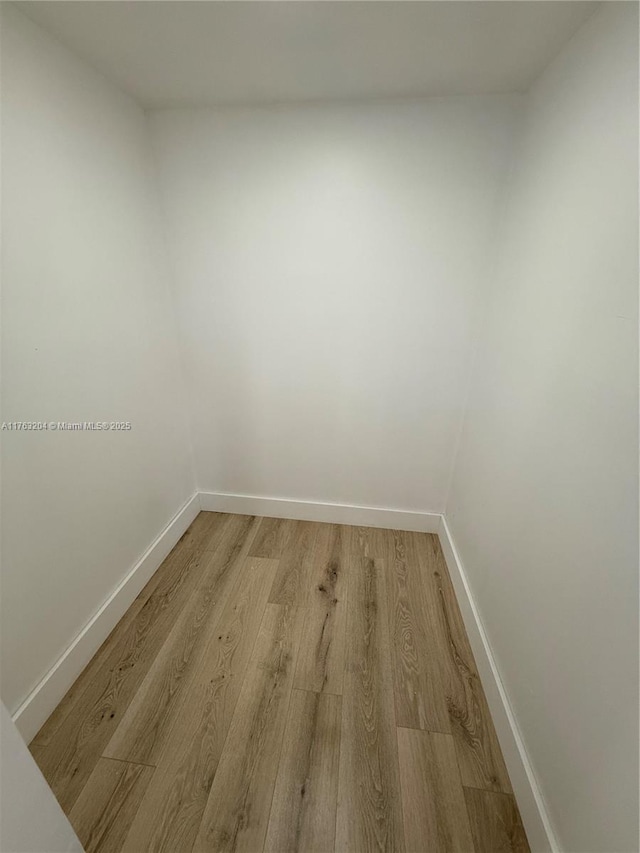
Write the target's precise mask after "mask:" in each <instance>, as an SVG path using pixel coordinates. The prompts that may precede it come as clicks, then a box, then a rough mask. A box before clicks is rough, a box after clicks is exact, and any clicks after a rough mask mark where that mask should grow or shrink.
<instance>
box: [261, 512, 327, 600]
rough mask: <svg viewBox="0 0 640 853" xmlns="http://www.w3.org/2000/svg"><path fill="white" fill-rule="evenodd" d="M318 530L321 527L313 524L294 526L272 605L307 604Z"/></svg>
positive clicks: (294, 524) (283, 557) (279, 571)
mask: <svg viewBox="0 0 640 853" xmlns="http://www.w3.org/2000/svg"><path fill="white" fill-rule="evenodd" d="M319 527H320V525H319V524H315V523H314V522H312V521H295V522H294V523H293V529H292V530H291V534H290V538H289V545H288V547H287V550H286V552H285V554H284V555H283V556H282V559H281V560H280V567H279V569H278V574H277V575H276V579H275V580H274V582H273V589H272V590H271V595H270V596H269V604H286V605H289V606H291V607H293V606H296V607H304V606H305V605H306V603H307V595H308V591H309V589H308V587H309V572H310V569H311V564H312V561H313V554H314V549H315V542H316V536H317V535H318V529H319Z"/></svg>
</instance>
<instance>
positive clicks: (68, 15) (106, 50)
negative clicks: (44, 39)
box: [16, 0, 598, 108]
mask: <svg viewBox="0 0 640 853" xmlns="http://www.w3.org/2000/svg"><path fill="white" fill-rule="evenodd" d="M16 5H17V6H19V7H20V8H21V9H22V10H23V11H24V12H25V13H26V14H27V15H28V16H29V17H31V18H32V19H33V20H35V21H37V22H38V23H40V24H42V25H43V26H44V27H45V28H46V29H48V30H49V31H50V32H52V33H54V34H55V35H56V36H58V38H59V39H60V40H61V41H63V42H64V43H65V44H67V45H68V46H69V47H70V48H72V49H73V50H74V51H75V52H76V53H77V54H79V55H81V56H83V57H84V58H85V59H86V60H88V62H90V63H91V64H92V65H93V66H94V67H96V68H98V69H99V70H101V71H102V72H104V74H105V75H107V76H108V77H109V78H111V79H112V80H113V81H115V82H116V83H117V84H119V85H120V87H121V88H122V89H124V90H126V91H127V92H129V93H130V94H132V95H133V96H134V97H135V98H137V99H138V100H139V101H140V103H141V104H142V105H143V106H145V107H149V108H153V107H168V106H180V105H187V104H188V105H205V104H230V103H247V104H256V103H265V102H278V101H282V102H284V101H312V100H328V99H346V98H380V97H416V96H437V95H461V94H479V93H493V92H495V93H498V92H522V91H525V90H526V89H527V88H528V87H529V85H530V84H531V83H532V81H533V80H534V79H535V78H536V76H537V75H538V74H539V73H540V72H541V71H542V69H543V68H544V67H545V66H546V65H547V64H548V62H549V61H550V60H551V59H552V58H553V57H554V56H555V54H556V53H557V52H558V51H559V50H560V48H561V46H562V45H563V44H564V43H565V42H566V41H567V39H569V38H570V37H571V36H572V35H573V33H574V32H575V31H576V30H577V28H578V27H579V26H580V24H582V22H583V21H585V20H586V18H587V17H588V16H589V15H590V14H591V12H592V11H593V10H594V8H595V6H596V5H598V4H597V3H590V2H578V0H569V2H555V1H554V0H548V2H527V0H504V2H486V1H485V2H473V1H472V2H463V1H462V0H461V2H398V1H397V0H396V1H395V2H340V1H339V0H338V2H332V0H311V2H260V0H258V1H257V2H250V0H247V2H172V0H166V2H157V1H156V0H142V2H140V0H138V2H130V0H123V2H87V0H84V2H83V0H74V2H57V0H53V1H52V0H47V2H19V3H16Z"/></svg>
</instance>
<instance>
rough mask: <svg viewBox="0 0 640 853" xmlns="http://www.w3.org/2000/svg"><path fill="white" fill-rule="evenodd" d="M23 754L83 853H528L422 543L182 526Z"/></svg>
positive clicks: (443, 591) (466, 655) (363, 530)
mask: <svg viewBox="0 0 640 853" xmlns="http://www.w3.org/2000/svg"><path fill="white" fill-rule="evenodd" d="M253 554H255V555H256V556H250V555H253ZM260 555H264V556H260ZM396 726H400V728H396ZM447 732H449V733H447ZM31 749H32V752H33V754H34V756H35V757H36V760H37V761H38V763H39V764H40V766H41V768H42V769H43V772H44V774H45V777H46V778H47V780H48V781H49V783H50V784H51V786H52V787H53V789H54V792H55V794H56V796H57V797H58V799H59V800H60V802H61V804H62V806H63V809H64V810H65V811H66V813H67V814H68V815H70V816H71V817H72V822H74V825H77V827H79V832H80V834H81V837H82V839H83V841H84V843H85V848H86V849H87V850H89V851H90V853H94V851H95V853H105V851H107V853H111V851H116V850H118V851H124V853H142V851H145V853H150V851H164V853H191V851H192V850H194V851H196V853H204V851H208V852H209V851H211V853H213V851H215V853H219V851H229V850H234V851H235V850H238V851H250V853H254V851H255V853H258V851H259V850H262V848H263V846H265V847H266V849H267V850H268V851H270V853H280V851H283V853H284V851H287V850H292V851H293V850H300V851H301V850H305V851H307V850H308V851H324V850H326V851H327V853H329V851H334V850H336V851H340V853H358V851H366V853H370V851H371V853H373V851H385V853H387V851H388V853H392V851H404V850H405V849H406V850H407V851H408V853H423V851H424V853H431V851H434V853H437V851H439V850H443V851H447V853H449V851H454V850H464V849H469V850H471V847H472V846H473V845H475V851H476V853H489V851H491V853H494V851H498V853H499V852H500V851H517V853H528V846H527V844H526V837H525V836H524V831H523V830H522V823H521V820H520V817H519V814H518V810H517V806H516V804H515V800H514V799H513V797H512V795H511V794H512V791H511V786H510V783H509V779H508V775H507V771H506V767H505V765H504V761H503V759H502V755H501V752H500V748H499V745H498V741H497V737H496V734H495V730H494V727H493V723H492V721H491V717H490V714H489V708H488V705H487V702H486V697H485V695H484V692H483V690H482V686H481V684H480V680H479V678H478V674H477V671H476V666H475V661H474V659H473V655H472V652H471V647H470V645H469V641H468V638H467V636H466V632H465V628H464V624H463V621H462V617H461V614H460V610H459V608H458V604H457V601H456V598H455V594H454V589H453V586H452V584H451V580H450V578H449V575H448V570H447V567H446V564H445V562H444V557H443V555H442V552H441V550H440V546H439V542H438V540H437V537H435V536H431V535H429V534H421V533H404V532H397V531H388V530H382V529H379V528H368V527H357V528H353V527H348V526H344V525H343V526H341V525H330V524H321V523H315V522H302V521H291V520H280V519H253V520H252V519H251V518H250V517H247V516H239V515H231V514H224V513H201V514H200V515H199V516H198V517H197V518H196V519H195V521H194V523H193V525H192V526H191V528H190V529H189V531H187V533H186V534H185V535H184V536H183V537H182V538H181V540H180V542H179V543H178V544H177V545H176V547H175V548H174V549H173V551H172V552H171V554H170V555H169V556H168V557H167V559H166V560H165V561H164V562H163V564H162V566H161V567H160V568H159V570H158V571H157V572H156V574H155V575H154V577H153V578H152V579H151V580H150V581H149V583H148V584H147V586H146V587H145V589H144V590H143V591H142V593H141V594H140V595H139V596H138V598H137V599H136V601H135V602H134V603H133V605H132V606H131V608H130V609H129V610H128V611H127V613H126V614H125V616H124V617H123V619H122V620H121V621H120V623H119V624H118V625H117V626H116V628H115V629H114V631H113V632H112V634H111V635H110V637H109V638H108V639H107V641H106V642H105V643H104V644H103V646H102V647H101V648H100V649H99V651H98V653H97V654H96V656H95V657H94V658H93V659H92V661H91V662H90V663H89V665H88V666H87V668H86V669H85V671H84V672H83V673H82V675H81V676H80V678H79V679H78V680H77V682H76V683H75V684H74V685H73V687H72V688H71V689H70V690H69V692H68V693H67V696H66V697H65V699H64V700H63V702H62V703H61V705H60V706H59V707H58V709H56V711H55V712H54V713H53V714H52V715H51V717H50V718H49V720H48V721H47V723H46V724H45V726H43V728H42V729H41V731H40V732H39V733H38V735H37V736H36V738H35V739H34V741H33V742H32V745H31ZM106 756H108V757H106ZM122 758H125V759H126V758H128V759H129V761H128V762H127V761H122V760H120V759H122ZM132 758H134V759H136V760H135V762H134V763H132V762H131V760H130V759H132ZM117 759H118V760H117ZM399 763H400V764H401V770H402V773H400V768H399ZM154 764H155V765H157V766H156V767H155V768H154V767H152V766H146V765H154ZM463 786H466V787H464V788H463Z"/></svg>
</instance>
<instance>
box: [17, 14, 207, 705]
mask: <svg viewBox="0 0 640 853" xmlns="http://www.w3.org/2000/svg"><path fill="white" fill-rule="evenodd" d="M2 11H3V15H2V23H3V33H2V231H3V234H2V286H3V294H2V296H3V311H2V314H3V328H2V343H3V364H2V368H3V388H2V392H3V413H2V419H3V420H4V421H14V420H16V421H18V420H19V421H27V420H29V421H31V420H42V421H58V420H60V421H85V420H86V421H98V420H100V421H112V420H114V421H116V420H119V421H131V423H132V425H133V429H132V430H131V432H128V433H110V432H109V433H102V432H101V433H98V432H82V433H80V432H38V433H25V432H3V433H2V434H1V437H2V444H3V468H2V491H3V503H2V520H3V570H2V571H3V575H2V696H3V700H4V702H5V703H6V704H7V706H8V707H9V710H10V711H12V712H13V711H14V710H15V708H16V706H17V705H18V704H19V703H20V701H21V700H22V699H23V698H24V697H25V695H26V694H27V693H28V692H29V690H30V689H31V688H32V687H33V686H34V685H35V684H36V682H37V681H38V680H39V679H40V678H41V677H42V676H43V675H44V674H45V673H46V671H47V670H48V668H49V667H50V666H51V665H52V664H53V663H54V662H55V661H56V660H57V658H58V657H59V655H60V654H61V653H62V652H63V651H64V650H65V649H66V648H67V646H68V645H69V643H70V642H71V641H72V640H73V638H74V637H75V636H76V635H77V633H78V632H79V631H80V629H81V628H82V627H83V626H84V624H85V623H86V622H87V621H88V620H89V618H90V617H91V616H92V615H93V613H94V612H95V611H96V610H97V609H98V608H99V606H100V605H101V604H102V602H103V601H104V600H105V598H106V597H107V595H108V594H109V593H110V592H111V591H112V590H113V588H114V587H115V586H116V585H117V584H118V582H119V581H120V580H121V579H122V578H123V576H124V575H125V574H126V573H127V572H128V571H129V570H130V569H131V567H132V566H133V565H134V563H135V562H136V561H137V559H138V558H139V557H140V556H141V555H142V553H143V552H144V551H145V549H146V548H147V547H148V546H149V545H150V544H151V542H152V541H153V540H154V539H155V537H156V536H157V535H158V534H159V533H160V531H161V530H162V528H163V527H164V525H166V524H167V522H168V521H169V520H170V519H171V517H172V516H173V515H174V514H175V513H176V511H177V510H178V509H179V508H180V506H181V505H182V504H183V503H184V502H185V500H186V499H187V498H188V497H190V496H191V494H192V492H193V489H194V483H193V477H192V473H191V468H190V461H189V449H188V439H187V435H186V429H185V422H184V407H183V406H182V403H181V397H180V393H179V391H178V382H179V376H178V368H177V357H176V346H175V330H174V327H173V320H172V318H171V314H170V308H171V306H170V291H169V283H168V277H167V262H166V256H165V254H164V249H163V244H162V241H161V239H160V226H159V205H157V199H156V196H155V190H154V187H153V182H152V178H153V165H152V164H153V161H152V158H151V156H150V153H149V149H148V140H147V136H146V130H147V129H146V122H145V117H144V114H143V113H142V112H141V110H140V109H139V108H138V107H137V106H136V105H135V104H134V103H133V102H132V101H131V100H130V99H129V98H128V97H126V96H125V95H123V94H121V93H120V92H119V91H117V90H116V89H115V88H113V87H112V86H111V85H110V84H108V83H107V82H106V81H104V80H103V79H102V78H101V77H100V76H98V75H97V74H95V73H94V72H93V71H92V70H91V69H90V68H89V67H88V66H86V65H85V64H83V63H81V62H79V61H78V60H76V59H75V58H74V57H73V56H72V55H71V54H70V53H68V52H67V51H66V50H65V49H64V48H62V47H61V46H60V45H59V44H58V43H57V42H55V41H53V40H52V39H51V38H50V37H49V36H48V35H46V34H45V33H44V32H43V31H42V30H40V29H39V28H38V27H37V26H35V25H34V24H32V23H31V22H29V21H27V20H26V19H25V18H24V17H23V16H22V15H21V14H20V13H19V12H17V11H16V10H14V9H12V8H11V7H8V5H7V4H6V3H5V4H3V10H2Z"/></svg>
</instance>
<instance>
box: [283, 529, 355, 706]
mask: <svg viewBox="0 0 640 853" xmlns="http://www.w3.org/2000/svg"><path fill="white" fill-rule="evenodd" d="M344 530H345V529H344V527H342V526H341V525H339V524H323V525H321V526H320V530H319V531H318V535H317V538H316V543H315V553H314V555H313V560H312V563H311V571H310V579H309V593H308V596H307V605H308V610H307V618H306V619H305V622H304V627H303V630H302V639H301V641H300V653H299V655H298V665H297V667H296V675H295V680H294V686H295V687H297V688H299V689H301V690H313V691H315V692H317V693H320V692H323V691H324V692H327V693H335V694H336V695H340V694H341V693H342V682H343V679H344V656H345V642H346V629H347V585H348V584H347V566H348V552H347V550H346V548H347V543H346V542H345V535H344Z"/></svg>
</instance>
